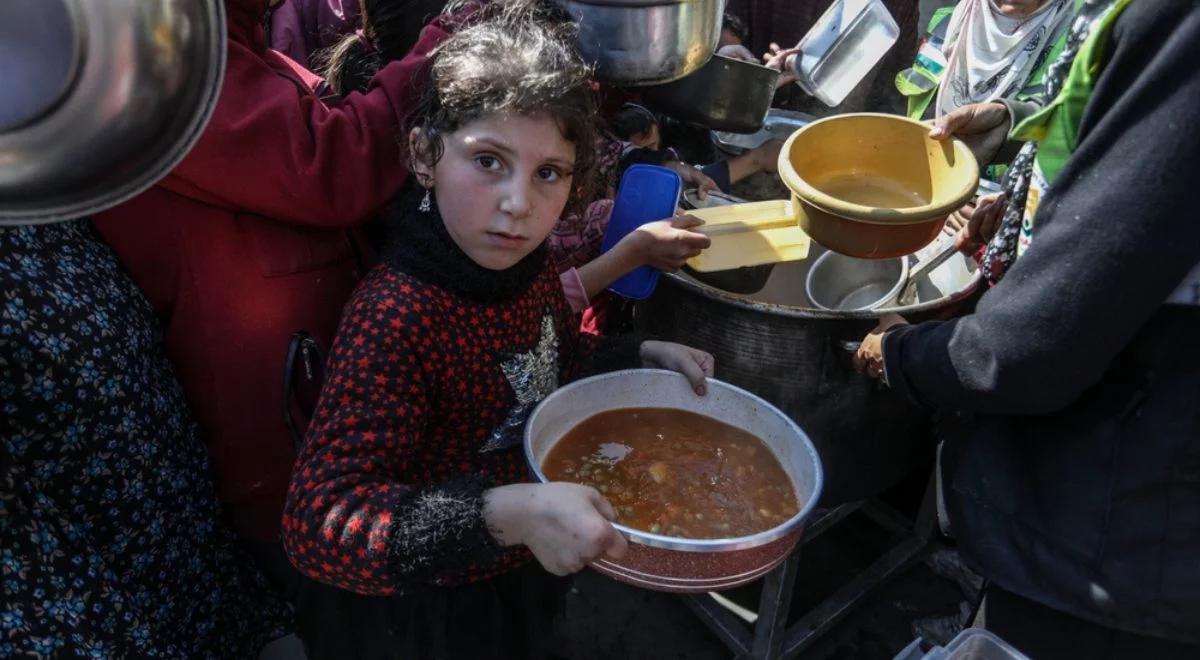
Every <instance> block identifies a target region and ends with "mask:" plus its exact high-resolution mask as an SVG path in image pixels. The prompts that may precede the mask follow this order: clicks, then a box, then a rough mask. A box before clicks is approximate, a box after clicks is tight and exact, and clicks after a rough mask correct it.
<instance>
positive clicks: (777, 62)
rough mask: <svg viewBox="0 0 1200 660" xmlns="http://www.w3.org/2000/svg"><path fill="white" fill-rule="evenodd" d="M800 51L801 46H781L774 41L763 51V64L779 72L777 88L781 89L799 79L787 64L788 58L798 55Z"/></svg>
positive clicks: (776, 82)
mask: <svg viewBox="0 0 1200 660" xmlns="http://www.w3.org/2000/svg"><path fill="white" fill-rule="evenodd" d="M800 52H801V50H800V49H799V48H780V47H779V44H776V43H772V44H771V45H770V46H769V47H768V48H767V52H765V53H763V56H762V60H763V61H762V63H763V66H765V67H767V68H768V69H775V70H776V71H778V72H779V80H776V81H775V89H779V88H780V87H783V86H784V85H786V84H788V83H794V82H796V81H797V80H798V79H799V76H797V75H796V72H795V71H794V70H793V69H792V68H791V67H789V66H788V65H787V58H788V57H790V56H792V55H798V54H799V53H800Z"/></svg>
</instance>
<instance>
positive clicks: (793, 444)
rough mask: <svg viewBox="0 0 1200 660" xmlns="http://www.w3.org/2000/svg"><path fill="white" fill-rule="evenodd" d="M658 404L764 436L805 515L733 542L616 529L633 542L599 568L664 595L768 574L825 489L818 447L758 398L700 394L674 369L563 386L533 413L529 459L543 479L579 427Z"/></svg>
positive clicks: (711, 386)
mask: <svg viewBox="0 0 1200 660" xmlns="http://www.w3.org/2000/svg"><path fill="white" fill-rule="evenodd" d="M645 406H655V407H659V408H674V409H679V410H687V411H690V412H695V413H700V414H702V415H707V416H709V417H712V418H714V419H718V420H720V421H722V422H725V423H726V424H731V425H733V426H736V427H738V428H741V429H745V430H746V431H749V432H750V433H753V434H754V435H756V436H758V437H759V438H761V439H762V440H763V442H764V443H766V445H767V446H768V447H769V448H770V449H771V451H772V453H774V454H775V458H777V459H778V460H779V463H780V464H781V465H782V466H783V468H784V471H786V472H787V474H788V476H789V477H791V479H792V485H793V487H794V488H795V489H796V494H797V496H799V498H800V503H801V508H800V511H799V512H798V513H797V514H796V515H794V516H792V517H791V518H790V519H789V520H787V521H786V522H784V523H782V524H780V525H777V526H776V527H773V528H771V529H769V530H767V531H765V532H760V533H758V534H753V535H750V536H742V537H737V538H729V539H684V538H678V537H672V536H664V535H661V534H652V533H650V532H645V531H642V530H638V529H633V528H631V527H626V526H624V525H615V527H616V528H617V529H618V530H620V532H621V533H622V534H624V535H625V536H626V537H627V538H628V539H629V540H630V541H631V543H630V544H629V552H628V553H626V554H625V556H624V557H623V558H621V559H620V560H613V559H607V558H604V559H600V560H598V561H596V562H594V563H593V564H592V568H595V569H596V570H597V571H600V572H601V573H604V574H605V575H609V576H611V577H614V578H616V579H618V580H621V581H624V582H628V583H630V584H633V585H637V586H640V587H646V588H649V589H655V590H659V591H675V592H690V593H699V592H705V591H715V590H719V589H728V588H730V587H735V586H738V585H740V584H745V583H747V582H750V581H752V580H754V579H756V578H759V577H762V576H763V575H764V574H766V573H767V572H768V571H770V570H771V569H772V568H774V567H775V566H776V565H777V564H779V562H781V561H783V559H785V558H786V557H787V556H788V554H789V553H791V550H792V548H794V547H795V545H796V541H797V540H799V538H800V532H801V530H802V529H803V527H804V521H805V520H806V519H807V518H808V516H809V514H811V513H812V511H813V509H814V508H815V507H816V503H817V501H818V500H819V499H820V495H821V487H822V479H823V478H822V471H821V459H820V458H819V457H818V456H817V450H816V447H814V446H813V443H812V442H811V441H810V440H809V439H808V436H806V435H805V434H804V431H802V430H801V429H800V427H799V426H797V425H796V423H795V422H793V421H792V420H791V419H789V418H788V416H787V415H784V414H783V413H782V412H781V411H780V410H779V409H777V408H776V407H775V406H772V405H771V404H769V403H767V402H766V401H764V400H762V399H760V398H759V397H757V396H754V395H753V394H751V393H749V392H747V391H745V390H743V389H741V388H738V387H734V386H732V385H729V384H727V383H722V382H720V381H715V380H710V381H709V383H708V393H707V394H706V395H705V396H703V397H700V396H696V394H695V392H693V391H692V389H691V387H690V386H689V385H688V383H687V380H686V379H685V378H684V377H683V376H681V375H679V374H677V373H674V372H671V371H663V370H659V369H634V370H629V371H617V372H613V373H608V374H603V375H600V376H594V377H592V378H585V379H583V380H580V381H576V382H574V383H571V384H570V385H567V386H566V387H563V388H561V389H559V390H558V391H556V392H554V393H553V394H551V395H550V396H548V397H546V400H545V401H543V402H542V403H541V405H539V406H538V407H537V409H536V410H534V411H533V414H532V415H531V416H530V417H529V423H528V424H527V425H526V427H525V456H526V458H527V459H528V460H529V465H530V467H531V468H532V469H533V471H534V473H535V474H536V475H537V477H538V479H539V480H541V481H546V477H545V475H544V474H543V473H542V463H543V462H544V461H545V458H546V455H547V454H548V453H549V451H550V450H551V449H552V448H553V447H554V445H555V444H556V443H557V442H558V441H559V440H561V439H562V437H563V435H565V434H566V433H567V432H568V431H570V430H571V429H572V428H574V427H575V426H577V425H578V424H579V423H581V422H583V421H584V420H586V419H587V418H589V417H591V416H593V415H595V414H597V413H600V412H604V411H606V410H614V409H618V408H642V407H645Z"/></svg>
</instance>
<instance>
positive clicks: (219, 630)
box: [0, 221, 288, 658]
mask: <svg viewBox="0 0 1200 660" xmlns="http://www.w3.org/2000/svg"><path fill="white" fill-rule="evenodd" d="M219 516H220V509H219V505H218V503H217V500H216V496H215V492H214V490H213V485H212V482H211V478H210V476H209V467H208V462H207V456H206V454H205V450H204V445H203V443H202V442H201V439H200V437H199V431H198V427H197V426H196V424H195V422H194V421H193V419H192V417H191V414H190V412H189V411H188V408H187V404H186V402H185V401H184V397H183V393H182V390H181V389H180V386H179V384H178V383H177V382H176V379H175V375H174V373H173V371H172V369H171V366H170V364H169V363H168V362H167V359H166V357H165V356H164V354H163V352H162V348H161V341H160V337H159V334H158V332H157V330H156V325H155V321H154V315H153V310H152V309H151V308H150V305H149V303H148V302H147V301H146V299H145V298H144V297H143V296H142V294H141V292H140V291H139V290H138V289H137V288H136V287H135V286H134V285H133V283H132V282H131V281H130V280H129V279H128V277H126V276H125V274H124V273H123V272H122V271H121V270H120V269H119V267H118V266H117V263H116V261H115V260H114V259H113V257H112V254H111V253H110V252H109V250H108V248H107V247H105V246H104V245H103V244H101V243H100V242H99V241H98V240H97V239H96V238H95V236H94V234H93V233H92V230H91V227H90V225H89V223H88V222H87V221H75V222H70V223H64V224H58V225H47V226H41V227H13V228H0V657H4V658H7V657H14V656H21V657H55V658H59V657H63V658H67V657H87V658H154V657H169V658H253V657H255V656H256V655H257V653H258V649H260V648H261V646H262V645H263V644H264V643H265V642H267V641H269V640H270V639H272V638H275V637H279V636H281V635H283V634H284V632H285V630H284V626H285V622H286V620H287V619H286V617H287V616H288V614H287V610H286V609H285V607H284V606H283V605H282V603H281V602H279V601H278V600H277V599H276V598H275V597H274V596H273V595H272V594H271V592H270V591H269V590H268V588H267V586H266V582H265V580H264V579H263V578H262V576H261V575H260V574H259V573H258V572H257V571H256V570H255V569H253V568H251V565H250V564H249V562H248V560H247V559H246V558H245V557H244V556H243V555H242V554H240V553H239V552H238V551H237V550H236V549H235V545H234V539H233V536H232V534H231V533H230V532H229V531H228V530H227V529H226V528H225V527H224V525H223V524H222V523H220V522H219Z"/></svg>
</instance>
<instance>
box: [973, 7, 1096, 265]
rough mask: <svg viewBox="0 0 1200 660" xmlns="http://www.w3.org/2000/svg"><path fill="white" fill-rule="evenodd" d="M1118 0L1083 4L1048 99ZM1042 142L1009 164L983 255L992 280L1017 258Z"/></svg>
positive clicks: (1049, 81) (1055, 66)
mask: <svg viewBox="0 0 1200 660" xmlns="http://www.w3.org/2000/svg"><path fill="white" fill-rule="evenodd" d="M1115 3H1116V0H1085V2H1084V5H1083V7H1082V8H1081V9H1080V10H1079V13H1078V14H1077V15H1076V17H1075V22H1074V23H1073V24H1072V25H1071V32H1070V35H1069V36H1068V37H1067V44H1066V46H1065V47H1064V48H1063V51H1062V54H1061V55H1060V56H1059V58H1058V59H1057V60H1055V61H1054V62H1052V63H1051V64H1050V66H1049V67H1048V68H1047V70H1046V78H1045V85H1046V93H1045V98H1046V100H1047V101H1053V100H1054V99H1055V98H1057V97H1058V94H1059V92H1061V91H1062V88H1063V83H1064V82H1065V81H1066V78H1067V74H1068V73H1070V71H1071V64H1072V63H1073V62H1074V61H1075V56H1076V55H1077V54H1078V53H1079V48H1080V47H1081V46H1082V45H1083V42H1084V41H1087V38H1088V35H1090V34H1091V32H1092V29H1093V27H1094V26H1095V25H1096V23H1097V22H1098V21H1099V19H1100V18H1101V17H1102V16H1103V15H1104V14H1105V12H1107V10H1108V9H1109V8H1110V7H1112V6H1113V5H1114V4H1115ZM1037 152H1038V143H1037V142H1026V143H1025V146H1024V147H1022V148H1021V151H1020V152H1019V153H1018V154H1017V157H1016V158H1015V159H1014V160H1013V163H1012V165H1011V166H1010V167H1009V171H1008V178H1007V180H1006V181H1005V185H1004V191H1005V193H1007V196H1008V207H1007V208H1006V209H1005V211H1004V219H1003V220H1002V221H1001V223H1000V229H999V230H998V231H997V232H996V235H995V236H993V237H992V240H991V242H990V243H988V246H987V250H986V251H985V252H984V256H983V275H984V277H986V278H987V280H988V281H989V282H993V283H994V282H998V281H1000V278H1001V277H1003V276H1004V273H1005V272H1007V271H1008V267H1009V266H1011V265H1012V262H1013V261H1014V260H1015V259H1016V257H1017V241H1018V239H1019V237H1020V235H1021V222H1022V220H1023V219H1024V216H1025V201H1026V198H1027V197H1028V195H1029V183H1030V181H1031V180H1032V178H1033V164H1034V161H1035V160H1036V159H1037Z"/></svg>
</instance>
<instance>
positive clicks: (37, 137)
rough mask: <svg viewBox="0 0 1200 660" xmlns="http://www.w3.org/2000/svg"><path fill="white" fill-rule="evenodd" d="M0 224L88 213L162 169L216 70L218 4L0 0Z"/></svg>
mask: <svg viewBox="0 0 1200 660" xmlns="http://www.w3.org/2000/svg"><path fill="white" fill-rule="evenodd" d="M0 62H3V64H2V65H0V88H2V89H4V90H5V91H4V95H3V98H0V225H5V224H31V223H44V222H54V221H58V220H67V219H72V218H77V217H80V216H84V215H87V214H90V213H95V212H97V211H100V210H102V209H104V208H107V207H109V206H112V205H114V204H117V203H119V202H121V201H124V200H125V199H128V198H129V197H132V196H133V195H135V194H137V193H139V192H141V191H142V190H144V189H145V188H147V187H148V186H150V185H151V184H153V183H154V182H155V181H157V180H158V179H159V178H160V177H162V176H163V175H165V174H166V173H167V172H169V171H170V170H171V168H172V167H174V166H175V165H176V164H177V163H178V162H179V160H180V159H181V158H182V157H183V155H184V154H185V153H186V152H187V150H188V149H189V148H190V147H191V145H192V144H193V143H194V142H195V140H196V139H197V138H198V137H199V135H200V132H201V130H202V129H203V127H204V125H205V124H206V122H207V121H208V118H209V116H210V115H211V113H212V110H213V107H214V106H215V104H216V99H217V93H218V91H219V90H220V86H221V78H222V75H223V73H224V69H225V15H224V4H223V3H222V2H221V0H3V2H0Z"/></svg>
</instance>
